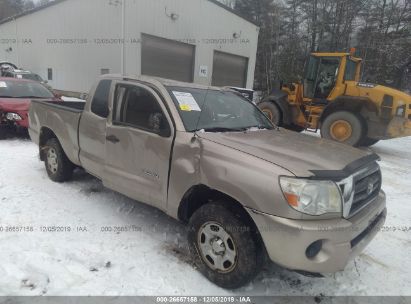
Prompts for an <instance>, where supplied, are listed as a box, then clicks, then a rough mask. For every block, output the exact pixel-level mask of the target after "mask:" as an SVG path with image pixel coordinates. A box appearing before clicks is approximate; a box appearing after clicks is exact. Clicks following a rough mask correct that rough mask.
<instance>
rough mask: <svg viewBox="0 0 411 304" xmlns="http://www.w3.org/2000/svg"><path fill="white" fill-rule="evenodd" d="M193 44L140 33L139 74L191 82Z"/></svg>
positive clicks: (192, 74)
mask: <svg viewBox="0 0 411 304" xmlns="http://www.w3.org/2000/svg"><path fill="white" fill-rule="evenodd" d="M194 56H195V46H194V45H191V44H186V43H181V42H177V41H174V40H169V39H164V38H159V37H154V36H150V35H146V34H143V35H142V50H141V74H143V75H150V76H157V77H163V78H169V79H174V80H179V81H185V82H193V76H194Z"/></svg>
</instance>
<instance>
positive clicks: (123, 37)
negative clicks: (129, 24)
mask: <svg viewBox="0 0 411 304" xmlns="http://www.w3.org/2000/svg"><path fill="white" fill-rule="evenodd" d="M122 6H123V7H122V13H121V40H122V41H121V74H122V75H125V73H126V0H123V3H122Z"/></svg>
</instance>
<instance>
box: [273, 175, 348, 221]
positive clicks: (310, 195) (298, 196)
mask: <svg viewBox="0 0 411 304" xmlns="http://www.w3.org/2000/svg"><path fill="white" fill-rule="evenodd" d="M280 185H281V189H282V191H283V193H284V196H285V199H286V200H287V202H288V204H289V205H290V206H291V207H292V208H294V209H295V210H297V211H299V212H302V213H306V214H310V215H321V214H325V213H341V212H342V197H341V193H340V190H339V188H338V186H337V185H336V184H335V183H334V182H332V181H316V180H308V179H299V178H292V177H280Z"/></svg>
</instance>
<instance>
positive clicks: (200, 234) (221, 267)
mask: <svg viewBox="0 0 411 304" xmlns="http://www.w3.org/2000/svg"><path fill="white" fill-rule="evenodd" d="M223 204H224V201H219V202H214V203H209V204H206V205H204V206H202V207H200V208H199V209H198V210H197V211H196V212H195V213H194V214H193V216H192V217H191V219H190V229H189V234H188V239H189V243H190V250H191V252H192V255H193V258H194V261H195V264H196V266H197V267H198V269H199V270H200V271H201V272H202V273H203V275H204V276H205V277H207V278H208V279H209V280H210V281H211V282H213V283H215V284H216V285H218V286H220V287H223V288H228V289H235V288H239V287H241V286H243V285H245V284H247V283H248V282H250V281H251V280H252V279H253V278H254V277H255V276H256V275H257V274H258V272H259V271H260V269H261V266H262V261H263V260H264V254H263V250H262V246H261V245H260V242H259V240H258V239H257V236H256V235H255V233H254V232H253V231H252V229H251V227H250V226H249V225H247V224H246V222H245V221H243V220H242V219H241V218H240V217H239V216H237V215H236V214H234V213H233V212H232V211H230V210H228V209H227V208H226V207H224V206H223Z"/></svg>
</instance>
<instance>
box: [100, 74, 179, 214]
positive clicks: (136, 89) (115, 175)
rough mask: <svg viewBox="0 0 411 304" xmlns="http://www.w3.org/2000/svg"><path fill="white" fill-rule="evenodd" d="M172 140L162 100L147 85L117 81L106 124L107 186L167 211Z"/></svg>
mask: <svg viewBox="0 0 411 304" xmlns="http://www.w3.org/2000/svg"><path fill="white" fill-rule="evenodd" d="M173 138H174V128H173V124H172V120H171V117H170V116H169V114H168V112H167V109H166V107H165V105H164V103H163V101H162V99H161V97H160V96H159V95H158V94H157V93H156V92H155V91H154V90H153V89H151V88H150V87H148V86H146V85H143V84H139V83H128V82H117V83H116V85H115V90H114V98H113V105H112V111H111V119H110V121H109V123H108V125H107V136H106V149H105V172H104V179H103V181H104V184H105V185H106V186H107V187H109V188H112V189H114V190H117V191H119V192H121V193H123V194H125V195H127V196H129V197H131V198H133V199H136V200H138V201H141V202H145V203H149V204H150V205H153V206H156V207H158V208H160V209H165V208H166V201H167V185H168V174H169V165H170V154H171V150H172V145H173Z"/></svg>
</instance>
